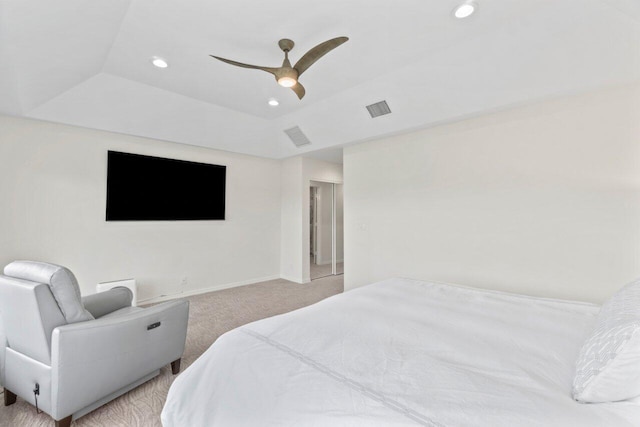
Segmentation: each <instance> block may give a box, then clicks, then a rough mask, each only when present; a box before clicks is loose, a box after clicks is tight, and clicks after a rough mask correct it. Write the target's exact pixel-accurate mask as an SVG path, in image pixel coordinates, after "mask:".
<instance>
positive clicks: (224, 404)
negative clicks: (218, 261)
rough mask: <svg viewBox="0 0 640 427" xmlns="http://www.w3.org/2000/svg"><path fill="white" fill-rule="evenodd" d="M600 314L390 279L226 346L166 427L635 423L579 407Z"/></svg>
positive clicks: (617, 408) (618, 408)
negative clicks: (583, 359) (579, 365)
mask: <svg viewBox="0 0 640 427" xmlns="http://www.w3.org/2000/svg"><path fill="white" fill-rule="evenodd" d="M598 309H599V307H598V306H596V305H592V304H586V303H579V302H570V301H560V300H551V299H541V298H531V297H525V296H519V295H513V294H506V293H499V292H491V291H483V290H476V289H469V288H463V287H458V286H451V285H443V284H435V283H426V282H420V281H415V280H408V279H390V280H386V281H383V282H379V283H375V284H372V285H369V286H365V287H362V288H358V289H355V290H353V291H349V292H346V293H344V294H342V295H338V296H334V297H332V298H328V299H326V300H324V301H322V302H320V303H318V304H315V305H312V306H310V307H306V308H303V309H301V310H297V311H294V312H291V313H288V314H284V315H280V316H276V317H272V318H269V319H265V320H261V321H258V322H254V323H251V324H249V325H246V326H243V327H241V328H238V329H235V330H233V331H230V332H228V333H226V334H224V335H223V336H221V337H220V338H219V339H218V340H217V341H216V342H215V343H214V344H213V345H212V346H211V348H210V349H209V350H207V352H205V353H204V354H203V355H202V356H201V357H200V358H199V359H198V360H197V361H196V362H195V363H194V364H193V365H192V366H190V367H189V368H188V369H187V370H185V371H184V373H182V374H181V375H180V376H179V377H178V378H177V379H176V381H175V382H174V383H173V385H172V387H171V389H170V390H169V395H168V397H167V401H166V404H165V406H164V409H163V411H162V422H163V425H164V426H165V427H178V426H191V427H196V426H222V427H234V426H412V425H424V426H447V427H448V426H452V427H453V426H491V427H495V426H509V427H512V426H581V427H589V426H620V427H622V426H638V425H640V404H639V403H637V402H631V401H625V402H616V403H599V404H582V403H578V402H575V401H574V400H573V399H572V397H571V387H572V380H573V376H574V365H575V361H576V358H577V356H578V352H579V351H580V347H581V345H582V343H583V342H584V340H585V337H586V336H587V335H588V334H589V332H590V330H591V328H592V327H593V323H594V320H595V318H596V315H597V313H598Z"/></svg>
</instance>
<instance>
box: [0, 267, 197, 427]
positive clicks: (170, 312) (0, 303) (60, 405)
mask: <svg viewBox="0 0 640 427" xmlns="http://www.w3.org/2000/svg"><path fill="white" fill-rule="evenodd" d="M131 298H132V295H131V291H130V290H129V289H127V288H114V289H112V290H110V291H107V292H103V293H99V294H95V295H90V296H88V297H85V298H81V297H80V288H79V287H78V283H77V281H76V279H75V277H74V275H73V273H71V271H69V270H68V269H66V268H64V267H61V266H57V265H53V264H46V263H41V262H33V261H15V262H13V263H11V264H9V265H7V266H6V267H5V269H4V275H0V317H1V322H0V383H1V384H3V385H4V389H5V392H4V404H5V406H8V405H11V404H12V403H14V402H15V401H16V397H17V396H19V397H21V398H22V399H25V400H26V401H28V402H30V403H31V404H32V405H34V406H35V405H36V399H37V407H38V408H39V409H40V410H42V411H44V412H46V413H47V414H49V415H50V416H51V417H52V418H53V419H54V420H55V421H56V426H68V425H70V424H71V420H72V419H77V418H79V417H81V416H83V415H85V414H87V413H88V412H91V411H92V410H94V409H96V408H97V407H99V406H101V405H104V404H105V403H107V402H109V401H110V400H112V399H115V398H116V397H118V396H120V395H122V394H124V393H126V392H127V391H129V390H131V389H133V388H135V387H137V386H138V385H140V384H142V383H144V382H145V381H148V380H149V379H151V378H153V377H155V376H156V375H158V373H159V372H160V371H159V370H160V368H161V367H162V366H164V365H168V364H169V363H171V366H172V370H173V373H174V374H177V373H178V372H179V371H180V359H181V357H182V353H183V352H184V345H185V339H186V333H187V319H188V316H189V302H188V301H185V300H179V301H171V302H166V303H163V304H158V305H155V306H153V307H150V308H145V309H143V308H139V307H131ZM1 329H4V331H2V330H1Z"/></svg>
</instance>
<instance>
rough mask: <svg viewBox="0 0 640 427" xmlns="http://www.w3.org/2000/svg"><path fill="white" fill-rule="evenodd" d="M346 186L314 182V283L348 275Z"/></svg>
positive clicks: (311, 228) (311, 225) (311, 202)
mask: <svg viewBox="0 0 640 427" xmlns="http://www.w3.org/2000/svg"><path fill="white" fill-rule="evenodd" d="M342 187H343V186H342V184H334V183H330V182H320V181H311V183H310V189H309V190H310V191H309V194H310V198H309V213H310V214H309V237H310V239H309V242H310V248H309V255H310V256H309V260H310V273H311V280H314V279H319V278H321V277H326V276H331V275H337V274H343V273H344V235H343V230H344V225H343V223H344V221H343V216H344V215H343V192H342Z"/></svg>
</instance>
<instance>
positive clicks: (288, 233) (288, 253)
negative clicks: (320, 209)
mask: <svg viewBox="0 0 640 427" xmlns="http://www.w3.org/2000/svg"><path fill="white" fill-rule="evenodd" d="M302 184H303V179H302V157H292V158H289V159H285V160H283V161H282V172H281V175H280V186H281V190H282V203H281V205H282V213H281V220H280V227H281V230H282V233H281V240H280V275H281V276H282V278H283V279H287V280H291V281H292V282H297V283H303V280H302V270H303V268H302V257H303V253H302V248H303V247H302V234H303V232H302V230H303V228H306V229H308V228H309V225H308V224H309V220H308V219H307V218H306V217H303V215H302V211H303V206H304V205H307V204H308V202H307V201H308V200H309V197H310V196H309V195H307V198H306V199H303V198H302V197H303V194H304V191H303V185H302ZM307 209H308V208H307Z"/></svg>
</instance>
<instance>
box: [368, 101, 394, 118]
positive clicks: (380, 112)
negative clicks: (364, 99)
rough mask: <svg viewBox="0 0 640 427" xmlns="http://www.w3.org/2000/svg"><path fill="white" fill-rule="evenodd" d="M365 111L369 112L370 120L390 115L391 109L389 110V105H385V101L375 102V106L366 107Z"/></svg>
mask: <svg viewBox="0 0 640 427" xmlns="http://www.w3.org/2000/svg"><path fill="white" fill-rule="evenodd" d="M367 110H369V114H370V115H371V118H372V119H375V118H376V117H378V116H384V115H385V114H389V113H391V109H390V108H389V104H387V101H380V102H376V103H375V104H371V105H367Z"/></svg>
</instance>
